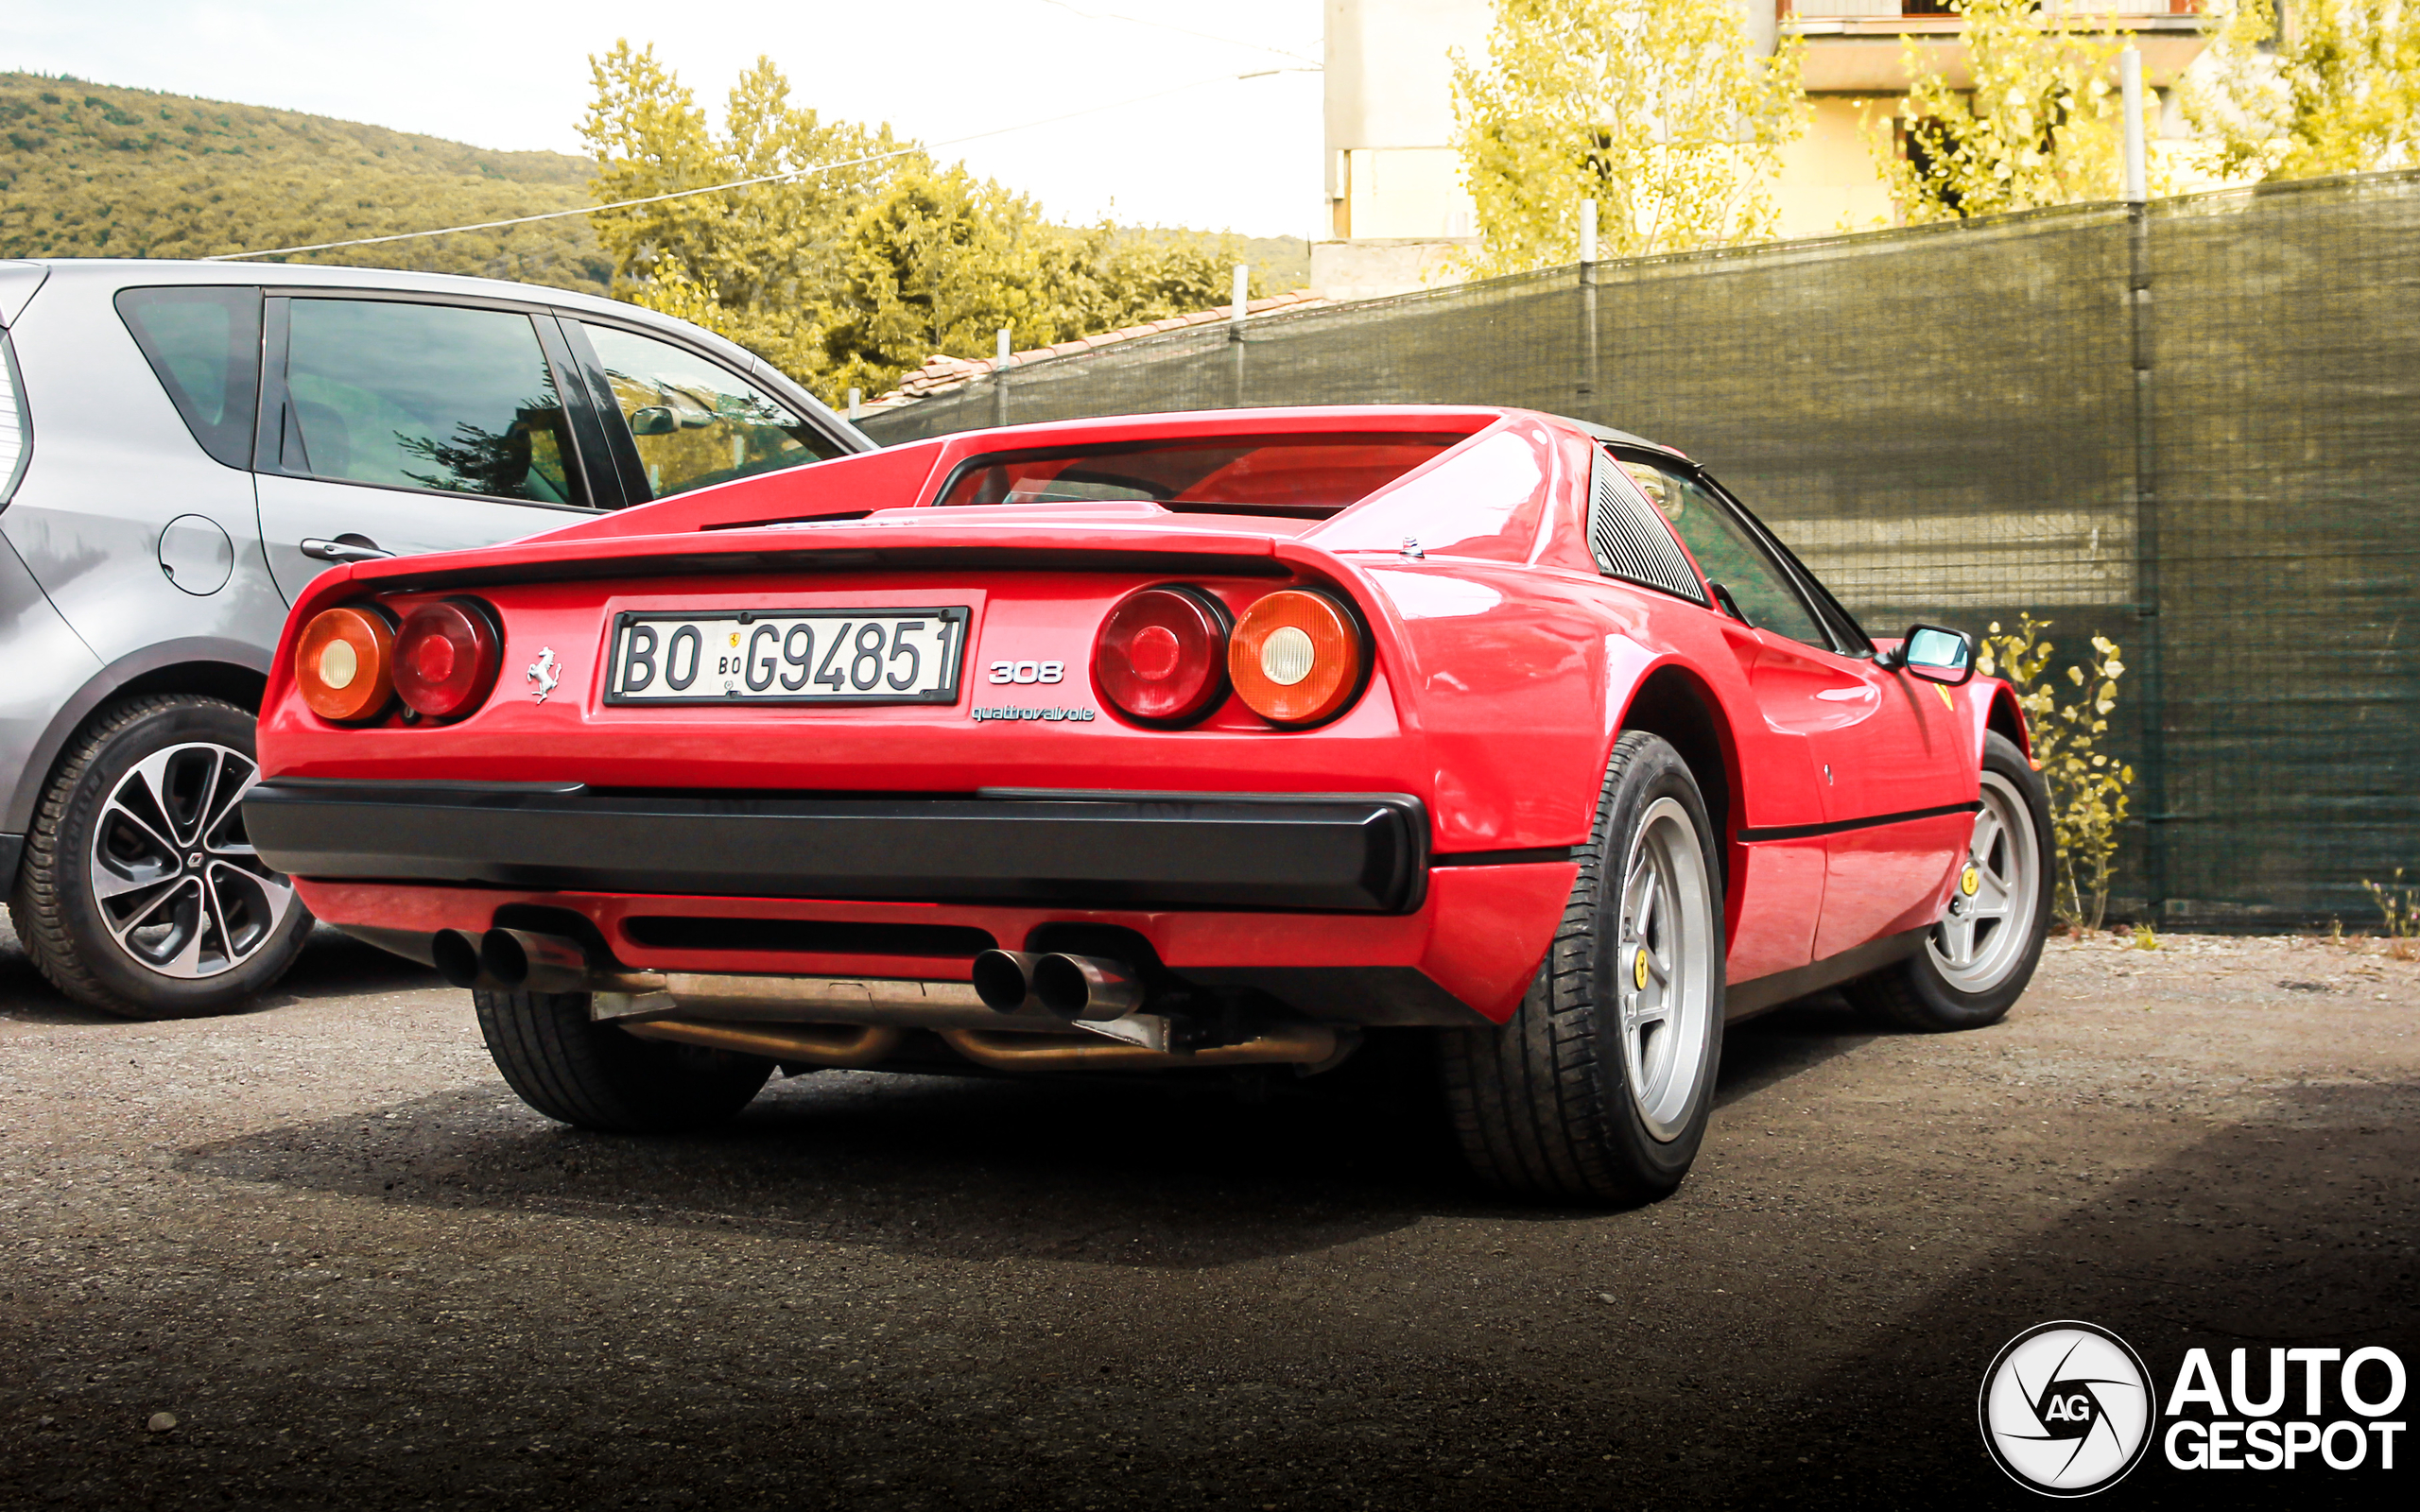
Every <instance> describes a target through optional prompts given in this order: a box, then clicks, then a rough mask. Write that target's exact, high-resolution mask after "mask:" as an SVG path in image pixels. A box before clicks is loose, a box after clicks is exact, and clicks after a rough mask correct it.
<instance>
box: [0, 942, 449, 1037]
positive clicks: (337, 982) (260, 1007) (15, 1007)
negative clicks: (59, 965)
mask: <svg viewBox="0 0 2420 1512" xmlns="http://www.w3.org/2000/svg"><path fill="white" fill-rule="evenodd" d="M443 985H444V984H443V979H442V978H441V977H439V976H438V974H437V973H436V972H435V971H430V970H429V969H428V968H427V967H425V966H422V965H419V964H417V963H416V962H412V961H407V960H405V959H404V958H403V957H402V956H400V955H391V954H388V953H387V952H385V951H382V950H380V949H378V948H377V947H376V946H374V945H368V944H364V943H363V942H362V941H360V940H357V939H354V938H353V937H352V936H348V935H344V934H341V933H339V932H337V930H335V929H332V928H330V927H328V926H327V925H325V924H321V925H319V926H318V927H316V928H314V929H313V930H312V931H311V937H310V939H309V940H307V941H305V942H304V944H303V947H302V955H301V956H300V957H298V958H297V959H296V960H295V962H294V966H293V969H292V970H290V971H287V972H286V973H285V977H284V978H283V979H281V980H280V981H279V982H278V984H277V986H276V987H275V988H272V989H271V990H269V991H268V992H265V993H263V994H262V995H261V996H259V997H257V998H254V999H253V1000H252V1001H251V1002H250V1003H247V1004H245V1005H243V1006H242V1007H240V1008H236V1009H234V1010H233V1011H231V1012H229V1013H224V1014H219V1015H216V1018H218V1019H222V1020H225V1019H244V1018H249V1017H251V1015H254V1014H259V1013H268V1012H272V1011H274V1010H276V1009H278V1008H285V1007H292V1006H294V1005H296V1004H299V1003H307V1002H311V1001H314V1000H316V999H320V998H341V997H352V996H354V995H357V994H360V993H364V992H408V991H414V990H417V989H420V988H433V987H441V986H443ZM0 1019H5V1020H8V1021H9V1022H16V1023H40V1024H56V1025H61V1026H73V1025H78V1024H85V1025H103V1024H123V1023H127V1022H139V1021H130V1020H127V1019H122V1018H119V1017H118V1016H117V1015H115V1014H111V1013H103V1012H101V1011H100V1010H99V1009H97V1008H88V1007H85V1006H84V1005H82V1004H80V1003H77V1002H74V1001H73V1000H71V999H70V998H68V997H67V995H66V994H64V993H62V992H61V991H60V990H59V989H58V988H55V987H53V986H51V985H50V983H49V982H48V981H46V980H45V979H44V978H43V974H42V972H41V971H38V970H36V968H35V966H34V963H33V961H32V959H31V958H30V957H28V956H27V955H26V951H25V947H24V945H22V944H21V943H19V941H18V939H17V936H16V933H15V931H14V930H13V929H11V928H9V926H8V925H7V924H6V923H0Z"/></svg>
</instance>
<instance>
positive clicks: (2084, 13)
mask: <svg viewBox="0 0 2420 1512" xmlns="http://www.w3.org/2000/svg"><path fill="white" fill-rule="evenodd" d="M2204 4H2205V0H2075V3H2074V4H2071V5H2070V6H2069V7H2068V8H2067V9H2068V11H2069V12H2070V13H2071V14H2073V15H2075V16H2077V17H2079V18H2085V17H2092V16H2113V15H2114V16H2198V15H2200V14H2201V13H2202V11H2203V9H2204ZM1780 13H1781V14H1782V15H1783V16H1784V17H1786V18H1787V17H1796V18H1798V19H1800V20H1804V21H1814V20H1824V21H1830V20H1836V19H1841V18H1848V17H1856V18H1860V19H1863V18H1874V19H1881V20H1899V19H1902V18H1906V17H1919V16H1920V17H1925V18H1927V19H1931V18H1938V17H1944V16H1954V15H1956V14H1957V12H1956V11H1954V10H1952V9H1949V0H1780Z"/></svg>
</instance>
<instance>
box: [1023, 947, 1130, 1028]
mask: <svg viewBox="0 0 2420 1512" xmlns="http://www.w3.org/2000/svg"><path fill="white" fill-rule="evenodd" d="M1032 976H1033V996H1034V1001H1035V1002H1037V1003H1039V1004H1041V1005H1042V1006H1043V1007H1044V1008H1046V1009H1047V1010H1048V1011H1050V1012H1052V1013H1055V1014H1057V1015H1058V1016H1059V1017H1061V1018H1063V1019H1117V1018H1123V1017H1124V1016H1126V1015H1127V1014H1129V1013H1132V1012H1133V1011H1134V1010H1135V1009H1136V1008H1139V1007H1141V1006H1142V1005H1143V983H1142V981H1141V979H1140V977H1139V976H1138V975H1137V974H1136V972H1135V971H1134V969H1133V968H1132V967H1131V966H1129V965H1127V964H1126V963H1125V962H1123V961H1113V960H1108V959H1105V958H1104V957H1101V956H1098V955H1045V956H1042V957H1040V958H1038V959H1037V960H1035V962H1034V963H1033V967H1032Z"/></svg>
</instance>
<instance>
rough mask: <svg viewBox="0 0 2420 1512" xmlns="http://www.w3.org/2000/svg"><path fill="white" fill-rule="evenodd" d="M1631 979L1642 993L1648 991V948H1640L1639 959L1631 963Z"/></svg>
mask: <svg viewBox="0 0 2420 1512" xmlns="http://www.w3.org/2000/svg"><path fill="white" fill-rule="evenodd" d="M1630 979H1631V981H1632V982H1633V983H1634V984H1635V985H1636V986H1637V988H1638V989H1639V990H1640V991H1641V992H1644V991H1646V990H1647V947H1646V946H1644V945H1642V946H1640V947H1639V948H1638V957H1637V959H1635V960H1634V961H1632V962H1631V965H1630Z"/></svg>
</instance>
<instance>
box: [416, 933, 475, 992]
mask: <svg viewBox="0 0 2420 1512" xmlns="http://www.w3.org/2000/svg"><path fill="white" fill-rule="evenodd" d="M480 944H481V941H480V939H479V936H476V935H466V934H464V933H463V932H462V931H460V930H458V929H441V930H439V931H438V932H437V934H436V936H435V937H434V938H432V939H430V940H429V942H428V958H429V962H430V964H432V965H434V966H435V967H436V968H437V974H438V975H440V976H441V977H443V978H445V980H446V983H447V984H448V985H449V986H452V987H475V986H477V985H478V980H479V954H480Z"/></svg>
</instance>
